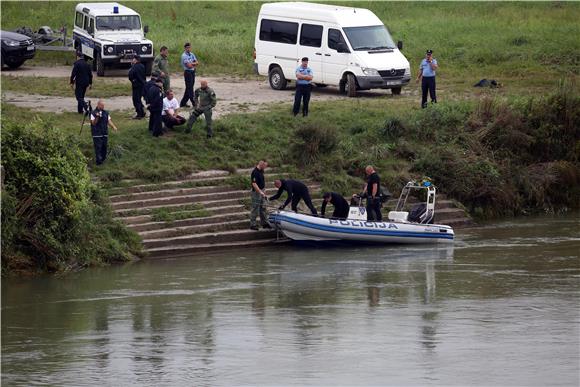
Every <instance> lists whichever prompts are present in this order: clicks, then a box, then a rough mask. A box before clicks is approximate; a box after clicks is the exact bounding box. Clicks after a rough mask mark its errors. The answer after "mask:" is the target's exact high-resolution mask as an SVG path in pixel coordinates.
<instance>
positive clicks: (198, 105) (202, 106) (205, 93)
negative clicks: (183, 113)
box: [185, 79, 217, 138]
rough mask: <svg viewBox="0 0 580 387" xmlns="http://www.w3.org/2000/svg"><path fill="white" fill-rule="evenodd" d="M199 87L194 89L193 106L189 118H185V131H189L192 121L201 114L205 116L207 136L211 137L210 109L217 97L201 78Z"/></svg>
mask: <svg viewBox="0 0 580 387" xmlns="http://www.w3.org/2000/svg"><path fill="white" fill-rule="evenodd" d="M200 85H201V87H199V88H197V89H196V90H195V94H194V95H195V97H194V101H195V108H194V109H193V111H192V112H191V115H190V116H189V119H188V120H187V128H186V131H185V132H186V133H190V132H191V128H192V127H193V123H194V122H195V120H197V117H199V116H201V115H202V114H203V115H204V116H205V127H206V129H207V138H212V137H213V131H212V128H211V123H212V120H211V116H212V110H213V108H214V107H215V105H216V103H217V99H216V96H215V92H214V91H213V89H212V88H211V87H208V85H207V81H206V80H205V79H202V80H201V82H200Z"/></svg>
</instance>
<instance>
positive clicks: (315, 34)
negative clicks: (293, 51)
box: [300, 24, 322, 47]
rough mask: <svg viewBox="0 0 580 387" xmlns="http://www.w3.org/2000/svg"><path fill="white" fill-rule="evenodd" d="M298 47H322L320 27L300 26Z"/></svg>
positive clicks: (311, 25)
mask: <svg viewBox="0 0 580 387" xmlns="http://www.w3.org/2000/svg"><path fill="white" fill-rule="evenodd" d="M300 45H301V46H309V47H320V46H321V45H322V26H317V25H314V24H302V29H301V30H300Z"/></svg>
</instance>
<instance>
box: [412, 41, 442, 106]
mask: <svg viewBox="0 0 580 387" xmlns="http://www.w3.org/2000/svg"><path fill="white" fill-rule="evenodd" d="M438 67H439V65H438V64H437V59H435V58H433V50H427V52H426V53H425V59H423V60H422V61H421V64H420V65H419V74H418V75H417V82H419V79H420V80H421V107H422V108H426V107H427V92H429V96H430V97H431V103H437V94H436V93H435V70H437V68H438Z"/></svg>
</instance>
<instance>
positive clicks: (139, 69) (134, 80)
mask: <svg viewBox="0 0 580 387" xmlns="http://www.w3.org/2000/svg"><path fill="white" fill-rule="evenodd" d="M129 80H130V81H131V85H132V86H133V88H135V89H139V88H143V86H145V82H147V80H146V79H145V66H143V63H135V64H134V65H133V67H131V69H130V70H129Z"/></svg>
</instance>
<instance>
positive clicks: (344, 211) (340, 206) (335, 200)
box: [320, 192, 350, 220]
mask: <svg viewBox="0 0 580 387" xmlns="http://www.w3.org/2000/svg"><path fill="white" fill-rule="evenodd" d="M328 203H330V204H332V205H333V206H334V212H333V213H332V217H333V218H337V219H342V220H344V219H346V218H348V211H349V209H350V206H349V204H348V202H347V201H346V199H345V198H343V197H342V195H340V194H338V193H336V192H326V193H325V194H324V195H323V196H322V208H321V209H320V214H321V215H322V216H324V213H325V212H326V205H327V204H328Z"/></svg>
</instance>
